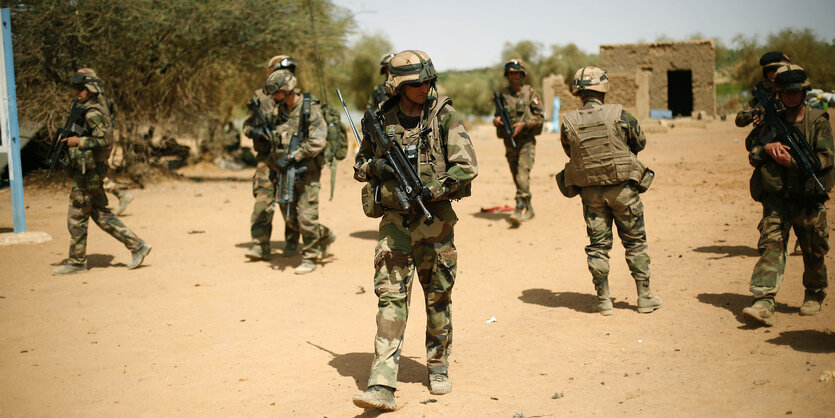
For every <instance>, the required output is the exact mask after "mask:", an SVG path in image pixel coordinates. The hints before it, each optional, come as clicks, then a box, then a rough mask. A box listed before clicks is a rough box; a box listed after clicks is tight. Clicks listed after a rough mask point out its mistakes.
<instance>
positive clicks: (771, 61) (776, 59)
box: [760, 51, 792, 78]
mask: <svg viewBox="0 0 835 418" xmlns="http://www.w3.org/2000/svg"><path fill="white" fill-rule="evenodd" d="M791 62H792V61H791V60H790V59H789V57H787V56H786V54H784V53H782V52H780V51H771V52H766V53H765V54H763V56H762V58H760V65H761V66H762V67H763V78H768V77H767V74H768V72H769V71H776V70H777V69H778V68H780V67H782V66H784V65H788V64H791Z"/></svg>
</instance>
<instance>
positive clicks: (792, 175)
mask: <svg viewBox="0 0 835 418" xmlns="http://www.w3.org/2000/svg"><path fill="white" fill-rule="evenodd" d="M781 115H782V114H781ZM818 118H826V119H829V115H828V114H827V113H826V112H825V111H823V110H822V109H812V108H809V107H807V108H806V115H805V117H804V118H803V120H802V121H800V122H799V123H796V124H794V125H795V126H797V129H799V130H800V133H801V134H803V137H804V138H805V139H806V141H807V142H809V144H810V145H811V146H812V148H813V149H814V148H815V146H816V145H817V144H816V140H817V139H816V138H810V135H811V134H813V133H814V124H815V122H816V121H817V120H818ZM760 131H761V132H760V136H761V138H760V141H763V139H762V137H766V136H769V135H770V132H771V130H770V129H761V130H760ZM760 143H762V142H760ZM763 152H765V151H763ZM766 158H767V160H766V161H765V162H764V163H763V164H762V165H761V166H760V167H758V168H757V169H756V170H755V171H754V176H756V177H759V179H758V180H759V184H756V183H755V182H756V180H757V179H755V178H752V184H751V194H752V196H754V195H755V190H754V189H755V188H758V187H760V188H762V191H764V192H767V193H774V194H781V195H786V196H788V195H794V196H806V197H814V196H821V197H823V196H826V194H825V193H823V192H820V191H819V190H818V189H817V187H816V186H815V184H814V180H812V179H811V178H807V177H806V176H804V175H803V173H802V172H801V171H800V170H799V169H797V168H796V167H795V166H792V168H786V167H783V166H781V165H780V164H777V162H776V161H774V160H773V159H771V157H766ZM815 174H816V175H817V177H818V179H819V180H820V182H821V184H822V185H823V187H824V188H825V189H826V190H830V189H832V186H833V185H835V171H833V169H832V168H831V167H829V168H825V169H822V170H820V171H818V172H817V173H815ZM754 200H758V199H757V198H756V197H755V199H754Z"/></svg>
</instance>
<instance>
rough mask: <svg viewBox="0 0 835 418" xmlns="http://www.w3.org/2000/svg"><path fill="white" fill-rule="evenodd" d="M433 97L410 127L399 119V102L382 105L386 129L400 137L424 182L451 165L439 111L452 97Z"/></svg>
mask: <svg viewBox="0 0 835 418" xmlns="http://www.w3.org/2000/svg"><path fill="white" fill-rule="evenodd" d="M430 100H432V99H430ZM434 101H435V102H434V103H433V104H432V107H431V108H430V109H429V111H428V117H426V116H424V114H421V116H420V122H419V123H418V125H417V126H416V127H414V128H412V129H408V130H406V129H404V128H403V126H402V125H401V124H400V122H399V121H398V119H397V110H398V107H397V106H391V107H386V106H385V105H384V109H382V112H384V113H383V114H382V118H381V119H382V124H383V130H384V131H385V132H386V134H389V135H390V136H391V135H392V134H393V137H394V139H395V140H399V142H400V145H401V146H402V147H403V151H404V152H405V153H406V157H408V158H409V161H410V162H411V163H412V164H413V165H414V167H415V169H416V170H415V171H417V173H418V176H420V181H421V182H422V183H423V184H424V185H426V184H428V183H430V182H432V181H436V180H438V178H439V176H438V175H439V174H440V173H445V172H446V171H447V169H448V165H449V164H448V159H447V149H446V146H447V141H446V140H445V139H444V137H445V133H443V132H441V126H440V117H439V114H440V113H441V111H442V110H443V108H444V106H446V105H452V99H450V98H449V97H446V96H439V97H438V98H436V99H434ZM470 190H471V188H470V187H464V188H463V189H462V190H458V191H457V192H456V193H454V194H452V195H451V196H448V197H449V198H450V199H460V198H463V197H467V196H469V195H470V193H471V192H470Z"/></svg>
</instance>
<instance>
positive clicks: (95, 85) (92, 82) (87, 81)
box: [70, 68, 104, 94]
mask: <svg viewBox="0 0 835 418" xmlns="http://www.w3.org/2000/svg"><path fill="white" fill-rule="evenodd" d="M70 84H71V85H72V86H73V88H75V89H76V90H83V89H85V88H86V89H87V90H89V91H90V93H96V94H99V93H104V87H103V86H102V82H101V79H100V78H99V77H98V76H97V75H96V72H95V71H93V70H92V69H90V68H81V69H79V70H78V71H76V72H75V74H73V76H72V78H70Z"/></svg>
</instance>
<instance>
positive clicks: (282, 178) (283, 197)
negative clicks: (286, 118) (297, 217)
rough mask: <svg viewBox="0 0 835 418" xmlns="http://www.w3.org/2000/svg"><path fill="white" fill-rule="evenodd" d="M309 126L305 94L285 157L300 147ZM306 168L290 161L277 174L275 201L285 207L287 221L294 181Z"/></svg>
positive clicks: (308, 112)
mask: <svg viewBox="0 0 835 418" xmlns="http://www.w3.org/2000/svg"><path fill="white" fill-rule="evenodd" d="M309 126H310V94H309V93H305V94H304V96H303V98H302V109H301V115H300V116H299V127H298V129H296V133H294V134H293V136H292V137H291V138H290V144H288V145H287V154H285V155H286V156H292V155H293V153H295V152H296V150H298V149H299V147H300V146H301V145H302V141H303V140H304V139H305V138H307V136H308V128H309ZM305 171H307V167H296V164H295V161H292V160H291V161H290V165H288V166H287V168H285V169H284V170H282V171H280V172H279V173H278V192H277V193H276V200H278V203H281V204H282V205H286V206H287V209H286V211H285V215H287V219H289V218H290V207H291V206H292V203H293V193H294V191H295V188H296V180H297V179H298V177H299V176H300V175H302V174H304V172H305Z"/></svg>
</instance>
